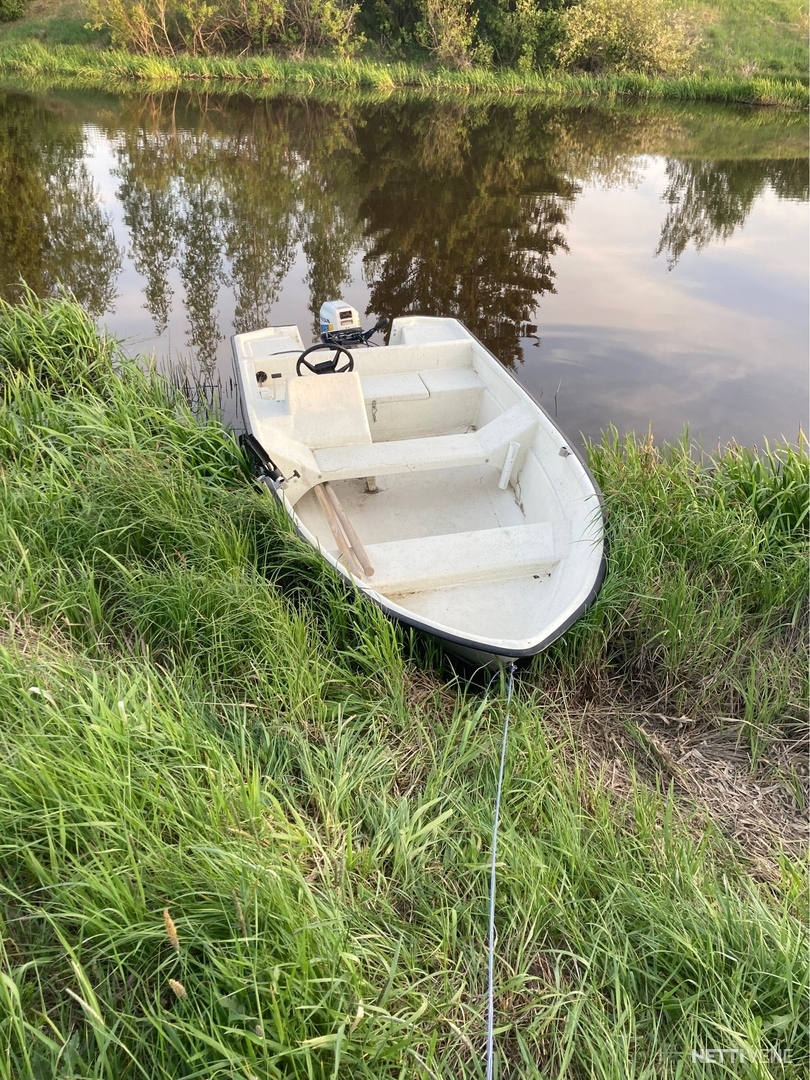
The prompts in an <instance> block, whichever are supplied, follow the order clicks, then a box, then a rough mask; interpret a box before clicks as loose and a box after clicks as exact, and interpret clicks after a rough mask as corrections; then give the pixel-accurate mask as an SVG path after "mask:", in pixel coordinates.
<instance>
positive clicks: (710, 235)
mask: <svg viewBox="0 0 810 1080" xmlns="http://www.w3.org/2000/svg"><path fill="white" fill-rule="evenodd" d="M666 168H667V180H668V183H667V188H666V191H665V192H664V194H663V196H662V198H663V200H664V201H665V202H667V203H669V207H670V208H669V211H668V213H667V216H666V219H665V221H664V224H663V226H662V228H661V239H660V241H659V244H658V247H657V248H656V252H655V254H656V255H661V254H663V253H664V252H665V253H666V256H667V266H668V267H669V269H670V270H672V269H673V268H674V267H675V266H676V264H677V262H678V260H679V259H680V257H681V255H683V253H684V251H685V250H686V248H687V247H688V246H689V245H690V244H691V245H692V247H694V249H695V251H701V250H702V249H703V248H705V247H707V246H708V245H709V244H713V243H717V242H718V241H722V240H727V239H728V238H729V237H730V236H731V235H732V234H733V233H734V231H735V230H736V229H738V228H740V226H742V225H743V224H744V222H745V220H746V218H747V217H748V215H749V213H750V212H751V208H752V206H753V205H754V203H755V202H756V200H757V199H758V198H759V197H760V196H761V195H762V193H763V191H764V190H765V188H766V187H768V186H770V187H771V188H772V190H773V191H774V192H775V193H776V194H777V195H778V197H779V198H782V199H801V200H804V201H806V200H807V197H808V171H807V161H806V160H804V161H802V160H793V159H788V160H787V161H705V160H704V161H691V160H678V159H676V158H670V160H669V161H668V162H667V167H666Z"/></svg>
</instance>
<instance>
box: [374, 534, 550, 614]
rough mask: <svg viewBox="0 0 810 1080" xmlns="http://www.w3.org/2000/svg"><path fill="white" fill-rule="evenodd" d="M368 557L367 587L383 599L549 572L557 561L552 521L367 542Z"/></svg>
mask: <svg viewBox="0 0 810 1080" xmlns="http://www.w3.org/2000/svg"><path fill="white" fill-rule="evenodd" d="M366 553H367V555H368V557H369V560H370V562H371V565H372V566H373V567H374V575H373V577H371V578H368V579H366V580H365V583H366V584H368V585H369V586H371V588H373V589H374V590H375V591H377V592H380V593H383V594H384V595H386V596H391V595H392V594H393V595H396V594H402V593H414V592H427V591H429V590H432V589H444V588H450V587H452V586H453V585H462V584H470V583H472V582H485V581H486V582H489V581H504V580H507V579H510V578H520V577H527V576H530V575H534V574H538V575H539V574H548V573H550V572H551V570H552V569H553V567H554V566H556V564H557V563H558V562H559V554H558V553H557V552H556V549H555V535H554V525H553V523H552V522H550V521H544V522H539V523H537V524H533V525H513V526H510V527H508V528H503V529H482V530H480V531H477V532H462V533H448V534H446V535H443V536H424V537H419V538H418V539H415V540H393V541H389V542H388V543H384V544H369V545H368V546H367V547H366Z"/></svg>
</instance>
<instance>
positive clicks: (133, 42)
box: [0, 0, 362, 56]
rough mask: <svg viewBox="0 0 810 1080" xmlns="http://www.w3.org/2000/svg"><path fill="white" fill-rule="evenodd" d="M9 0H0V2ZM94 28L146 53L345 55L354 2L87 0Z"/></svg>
mask: <svg viewBox="0 0 810 1080" xmlns="http://www.w3.org/2000/svg"><path fill="white" fill-rule="evenodd" d="M4 2H9V0H0V3H4ZM89 10H90V15H91V18H92V20H93V25H94V27H95V28H96V29H101V28H102V27H108V28H109V29H110V32H111V37H112V42H113V44H114V45H120V46H123V47H124V48H127V49H132V50H134V51H136V52H142V53H146V54H148V55H153V56H154V55H158V56H160V55H169V56H171V55H174V54H175V53H176V52H180V51H183V52H189V53H192V54H194V55H206V54H209V53H222V52H226V51H228V50H242V49H250V48H254V49H262V50H263V49H266V48H269V47H271V46H274V45H281V46H301V47H303V48H304V49H306V48H310V47H314V48H324V47H326V46H331V47H333V48H334V49H335V50H336V51H337V52H338V53H339V54H340V55H343V56H345V55H348V54H350V53H351V52H352V51H353V50H354V49H355V48H356V47H357V45H359V44H360V42H361V40H362V39H360V38H358V36H357V35H356V34H355V33H354V29H353V24H354V20H355V17H356V15H357V11H358V7H357V5H354V6H352V5H346V4H344V3H342V2H341V0H89Z"/></svg>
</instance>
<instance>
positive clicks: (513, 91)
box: [0, 41, 810, 108]
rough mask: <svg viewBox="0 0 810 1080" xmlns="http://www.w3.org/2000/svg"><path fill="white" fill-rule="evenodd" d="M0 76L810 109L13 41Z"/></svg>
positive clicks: (553, 83) (402, 67) (404, 67)
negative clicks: (614, 99) (143, 54)
mask: <svg viewBox="0 0 810 1080" xmlns="http://www.w3.org/2000/svg"><path fill="white" fill-rule="evenodd" d="M0 71H5V72H8V73H10V74H18V75H24V76H27V77H37V76H50V77H52V78H56V77H58V78H61V79H66V80H70V82H71V83H72V84H74V85H81V86H87V87H102V88H105V89H107V88H109V86H110V81H111V80H112V81H113V83H114V84H118V83H124V84H126V83H137V84H138V85H139V86H140V87H147V88H161V89H170V88H173V87H179V86H185V85H187V84H188V83H189V82H192V83H193V82H194V81H199V80H205V81H206V82H211V83H213V84H215V85H220V84H225V85H228V84H236V85H237V86H238V88H239V90H240V91H242V92H244V91H245V90H250V88H251V86H253V85H256V86H261V85H266V84H273V85H277V86H279V87H284V88H287V89H290V90H301V89H308V88H311V89H314V88H316V87H324V86H326V87H336V88H341V89H346V90H349V89H370V90H375V91H377V92H379V93H386V92H391V91H394V90H397V89H415V90H420V91H423V92H429V93H448V92H463V93H465V94H470V93H474V94H498V95H501V96H503V97H507V98H508V97H509V96H512V95H526V94H530V95H538V96H543V97H549V96H553V97H574V98H576V97H588V98H590V97H594V96H604V97H607V98H620V97H627V98H633V99H640V100H648V101H715V102H726V103H742V104H750V105H777V106H784V107H789V108H806V107H807V104H808V100H810V98H808V88H807V85H806V83H803V82H802V81H800V80H798V79H780V78H768V77H762V76H751V77H747V78H746V77H743V76H739V75H728V76H726V75H723V76H718V77H714V76H702V75H689V76H684V77H682V78H663V77H661V78H659V77H652V76H645V75H604V76H593V75H587V74H579V75H568V74H564V73H556V74H553V75H542V74H540V73H537V72H529V73H524V72H519V71H514V70H498V69H492V68H478V67H471V68H465V69H451V68H432V67H426V66H424V65H418V64H409V63H404V62H391V63H383V62H379V61H372V60H367V59H357V60H346V59H328V58H317V59H302V60H286V59H282V58H279V57H274V56H252V57H243V58H239V59H236V58H233V57H199V56H176V57H172V58H168V57H154V56H142V55H136V54H133V53H127V52H123V51H120V50H114V49H94V48H91V47H86V46H80V45H75V46H74V45H54V46H52V47H46V46H43V45H41V44H39V43H37V42H26V43H23V44H19V43H16V42H13V41H10V42H8V43H4V44H2V46H0Z"/></svg>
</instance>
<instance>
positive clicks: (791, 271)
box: [0, 89, 808, 448]
mask: <svg viewBox="0 0 810 1080" xmlns="http://www.w3.org/2000/svg"><path fill="white" fill-rule="evenodd" d="M807 156H808V155H807V137H806V122H805V118H804V117H802V116H797V115H795V114H787V113H781V114H779V113H776V112H770V113H763V112H759V113H757V112H753V111H745V112H743V111H739V112H738V111H735V110H731V109H724V110H715V109H707V108H703V109H700V108H695V107H690V108H681V109H661V108H652V107H649V108H645V109H642V108H629V107H623V108H620V107H613V108H604V107H602V108H596V107H584V106H583V107H580V108H574V107H571V106H564V105H560V104H556V105H551V106H547V107H537V106H530V105H528V104H526V103H521V104H519V105H517V106H514V107H506V106H504V105H501V104H498V103H495V104H493V103H469V102H441V103H437V102H435V101H427V100H419V99H415V98H404V99H389V100H387V101H373V100H363V99H351V100H345V101H343V100H334V101H322V100H316V99H314V98H313V99H289V98H286V99H285V98H275V99H272V98H271V99H267V100H259V101H254V100H249V99H246V98H243V97H235V96H231V97H228V96H212V95H198V96H193V95H180V94H176V93H171V94H165V95H150V96H140V97H115V96H105V95H99V94H97V93H89V92H88V93H81V92H73V91H70V92H69V91H59V92H57V91H50V92H45V91H42V92H33V91H25V90H19V89H13V90H11V89H10V90H7V91H0V293H2V295H4V296H5V297H7V298H13V297H14V296H15V295H17V294H18V292H19V285H18V284H17V283H18V282H19V280H20V279H21V278H24V279H25V280H26V281H27V282H28V283H29V284H30V285H31V287H32V288H34V289H35V290H36V291H37V292H39V293H42V294H45V293H49V292H52V291H53V290H54V288H55V287H56V283H57V282H58V281H61V282H63V283H64V284H65V285H67V286H68V287H69V288H70V289H72V290H73V291H74V292H75V294H76V296H77V298H78V299H79V300H80V301H81V302H82V303H83V304H84V305H85V306H86V307H87V308H88V310H90V311H91V312H92V313H93V315H94V316H96V317H97V318H98V319H99V320H100V322H102V323H103V324H106V326H107V327H109V329H110V330H111V331H112V332H113V333H115V334H116V335H117V336H119V337H122V338H124V339H126V342H127V348H128V349H129V350H130V351H131V352H133V353H134V352H154V353H155V354H156V355H157V356H158V357H160V358H162V361H161V362H163V363H166V362H167V361H170V362H171V363H172V364H179V365H181V366H183V367H184V368H185V370H186V372H187V374H188V378H189V381H190V382H191V383H193V384H194V385H195V386H198V387H199V388H200V391H201V392H202V393H206V392H208V393H211V392H212V391H214V390H216V391H217V393H218V394H219V397H220V399H221V403H222V406H223V410H224V413H225V417H226V419H228V420H229V421H230V422H232V423H237V424H238V415H237V406H236V402H235V400H234V396H233V391H234V387H233V368H232V360H231V352H230V344H229V336H230V335H231V334H232V333H234V332H237V331H245V330H252V329H256V328H258V327H261V326H265V325H268V324H272V323H297V324H298V325H299V326H300V328H301V331H302V334H303V336H304V339H305V340H308V339H309V338H312V339H313V340H314V334H315V324H316V313H317V311H318V309H319V308H320V305H321V303H322V302H323V301H324V300H326V299H334V298H337V297H341V298H343V299H345V300H347V301H349V302H350V303H351V304H353V305H354V306H355V307H356V308H357V309H358V310H359V311H360V312H361V314H363V315H364V316H367V317H368V321H369V322H370V321H371V320H373V319H374V318H375V317H376V316H377V315H389V316H396V315H400V314H405V313H410V312H419V313H422V314H443V315H454V316H457V317H458V318H460V319H461V320H462V321H463V322H464V323H465V324H466V325H467V326H468V327H469V328H470V329H471V330H472V331H473V332H474V333H475V334H476V335H477V336H478V337H480V338H481V340H482V341H483V342H484V343H485V344H486V345H487V346H488V347H489V348H490V349H491V350H492V351H493V352H494V353H495V354H496V356H498V358H499V359H500V360H501V361H502V363H504V364H506V365H508V366H510V367H512V368H513V369H514V370H515V373H516V375H517V377H518V379H519V380H520V381H521V382H522V383H523V384H524V385H525V386H526V387H527V388H528V389H529V390H530V391H531V392H532V393H533V394H534V395H535V396H536V397H538V398H540V399H541V401H542V402H543V404H544V405H545V406H546V408H547V409H548V410H549V411H550V412H551V413H552V415H556V417H557V419H558V422H559V423H560V425H561V427H562V428H563V430H565V431H566V432H567V434H568V435H569V437H574V436H575V435H576V433H577V432H580V433H583V434H584V435H585V436H587V437H590V438H596V437H598V436H599V433H600V431H602V430H603V429H604V428H606V427H608V426H609V425H611V424H613V425H615V426H616V427H617V428H618V429H619V430H620V431H626V430H631V429H632V430H636V431H640V432H643V431H646V430H647V428H648V426H649V425H652V428H653V431H654V433H655V435H656V438H657V439H659V440H664V439H667V440H669V439H674V438H677V437H678V436H679V434H680V433H681V432H682V430H683V428H684V426H685V425H688V426H689V429H690V433H691V435H692V436H693V437H695V438H699V439H701V440H702V441H703V443H704V445H705V446H706V447H707V448H711V447H712V446H714V445H716V443H717V441H718V440H721V441H723V442H725V441H727V440H730V439H735V440H736V441H738V442H740V443H744V444H756V443H759V444H761V443H762V441H763V439H766V438H767V439H774V438H777V437H779V436H783V435H784V436H786V437H788V438H791V439H795V438H796V435H797V432H798V429H799V427H800V425H801V426H803V427H804V429H805V430H806V429H807V426H808V243H807V238H808V159H807Z"/></svg>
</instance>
